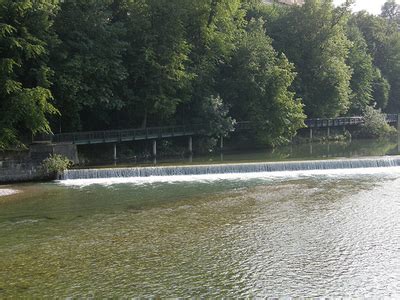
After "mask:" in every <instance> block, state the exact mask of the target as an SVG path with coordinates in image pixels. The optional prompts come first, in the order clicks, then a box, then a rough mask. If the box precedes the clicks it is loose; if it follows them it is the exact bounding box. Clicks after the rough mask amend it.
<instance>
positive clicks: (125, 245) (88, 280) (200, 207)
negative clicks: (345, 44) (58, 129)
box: [0, 167, 400, 298]
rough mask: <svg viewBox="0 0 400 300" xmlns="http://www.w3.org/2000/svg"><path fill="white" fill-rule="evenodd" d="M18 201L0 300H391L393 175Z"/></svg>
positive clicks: (398, 241) (130, 186) (119, 185)
mask: <svg viewBox="0 0 400 300" xmlns="http://www.w3.org/2000/svg"><path fill="white" fill-rule="evenodd" d="M18 188H19V189H20V190H22V192H21V193H19V194H17V195H13V196H8V197H3V198H2V200H0V201H1V202H0V298H8V297H38V298H41V297H46V296H47V297H54V296H58V297H61V298H65V297H78V298H79V297H90V296H94V297H134V296H138V297H140V296H142V297H157V296H160V297H185V296H197V297H222V296H224V297H249V296H260V297H261V296H281V297H285V296H315V297H317V296H349V297H350V296H354V297H393V298H395V297H399V296H400V197H399V195H400V168H399V167H392V168H368V169H353V170H349V169H348V170H315V171H298V172H275V173H273V174H272V173H247V174H220V175H200V176H197V177H196V176H194V177H193V176H178V177H168V176H167V177H158V178H157V177H148V178H136V179H132V178H120V179H114V180H107V179H105V180H103V181H96V180H77V181H63V182H58V183H50V184H35V185H31V184H28V185H21V186H18Z"/></svg>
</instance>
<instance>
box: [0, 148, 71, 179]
mask: <svg viewBox="0 0 400 300" xmlns="http://www.w3.org/2000/svg"><path fill="white" fill-rule="evenodd" d="M51 154H53V155H54V154H60V155H63V156H65V157H67V158H68V159H70V160H71V161H73V162H74V163H78V162H79V161H78V151H77V147H76V145H73V144H33V145H31V146H30V149H29V155H28V156H27V157H25V158H18V159H12V158H8V159H3V160H2V159H0V184H4V183H13V182H24V181H37V180H43V179H45V176H44V174H43V172H42V170H41V163H42V161H43V160H44V159H45V158H47V157H49V156H50V155H51Z"/></svg>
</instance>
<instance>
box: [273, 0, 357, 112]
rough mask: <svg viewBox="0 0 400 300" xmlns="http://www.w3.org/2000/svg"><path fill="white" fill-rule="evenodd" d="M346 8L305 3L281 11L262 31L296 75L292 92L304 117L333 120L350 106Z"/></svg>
mask: <svg viewBox="0 0 400 300" xmlns="http://www.w3.org/2000/svg"><path fill="white" fill-rule="evenodd" d="M347 14H348V13H347V7H345V8H336V9H335V8H334V7H333V4H332V1H330V0H321V1H320V0H308V1H306V2H305V4H304V5H303V6H302V7H298V6H293V7H288V8H285V9H283V10H282V8H280V15H279V16H278V17H275V21H274V22H270V23H269V26H267V27H266V29H267V33H268V34H269V35H270V36H271V37H272V39H273V41H274V42H273V45H274V47H275V48H276V49H277V50H278V51H279V52H283V53H285V54H286V56H287V57H288V59H289V61H291V62H293V63H294V65H295V68H296V71H297V72H298V76H297V78H296V81H295V84H294V86H295V91H296V95H297V96H298V97H301V98H302V99H303V101H304V104H305V112H306V114H307V115H308V117H335V116H338V115H340V114H343V113H346V112H347V110H348V108H349V106H350V94H351V90H350V79H351V69H350V68H349V66H347V64H346V59H347V56H348V52H349V48H350V45H351V44H350V43H349V40H348V39H347V37H346V34H345V25H346V21H347Z"/></svg>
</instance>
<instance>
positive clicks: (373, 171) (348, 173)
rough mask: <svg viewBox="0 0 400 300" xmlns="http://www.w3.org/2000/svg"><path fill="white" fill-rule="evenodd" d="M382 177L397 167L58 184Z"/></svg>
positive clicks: (398, 171)
mask: <svg viewBox="0 0 400 300" xmlns="http://www.w3.org/2000/svg"><path fill="white" fill-rule="evenodd" d="M379 174H381V175H385V176H393V177H398V176H400V167H378V168H356V169H327V170H305V171H278V172H254V173H226V174H203V175H173V176H149V177H111V178H95V179H68V180H60V181H57V183H58V184H61V185H64V186H76V187H84V186H89V185H103V186H109V185H115V184H134V185H143V184H152V183H178V182H196V181H197V182H214V181H219V180H252V179H260V180H267V181H268V180H276V179H289V178H309V177H320V176H323V177H337V178H340V177H354V176H357V175H379Z"/></svg>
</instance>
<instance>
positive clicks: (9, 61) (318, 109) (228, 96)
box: [0, 0, 400, 149]
mask: <svg viewBox="0 0 400 300" xmlns="http://www.w3.org/2000/svg"><path fill="white" fill-rule="evenodd" d="M350 4H351V1H347V2H346V4H345V5H343V6H341V7H334V5H333V2H332V0H306V1H305V4H304V5H303V6H296V5H295V6H287V5H267V4H264V2H263V1H261V0H196V1H194V0H191V1H187V0H63V1H57V0H0V64H1V69H0V148H3V149H4V148H8V147H13V146H15V145H18V143H20V142H21V141H23V140H24V138H26V137H29V136H31V135H32V134H36V133H39V132H51V131H53V132H59V131H61V132H65V131H72V130H104V129H114V128H127V127H148V126H158V125H160V126H163V125H170V124H190V123H205V124H209V125H211V127H212V128H213V134H215V135H225V134H227V133H228V132H229V131H230V130H232V128H233V124H234V123H235V120H236V121H244V120H246V121H251V122H252V123H253V124H254V125H255V127H256V128H258V130H257V132H256V133H255V138H256V139H257V140H259V141H261V142H263V143H265V144H268V145H276V144H279V143H282V142H285V141H287V140H289V139H290V138H291V137H292V136H293V135H294V134H295V133H296V131H297V130H298V129H299V128H301V127H302V126H304V123H303V121H304V119H305V118H306V116H307V117H330V116H339V115H352V114H362V113H363V112H365V111H367V110H368V109H369V107H377V108H381V109H384V110H386V111H387V112H393V113H397V112H400V81H399V80H398V79H397V78H398V76H399V74H400V29H399V28H400V25H399V24H400V17H399V15H400V13H399V11H400V9H399V6H398V5H397V4H396V3H395V2H394V1H393V0H389V1H388V2H387V3H386V4H385V5H384V6H383V8H382V14H381V16H373V15H370V14H368V13H366V12H360V13H356V14H352V13H351V12H350V7H349V5H350Z"/></svg>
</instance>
